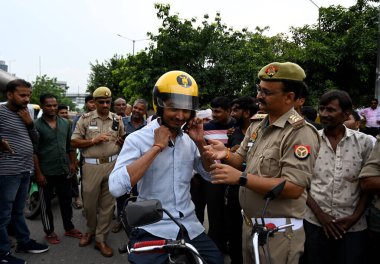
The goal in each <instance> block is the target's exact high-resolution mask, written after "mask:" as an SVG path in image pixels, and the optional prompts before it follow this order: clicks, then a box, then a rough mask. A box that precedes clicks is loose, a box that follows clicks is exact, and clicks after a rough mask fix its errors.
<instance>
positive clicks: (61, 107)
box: [58, 104, 69, 111]
mask: <svg viewBox="0 0 380 264" xmlns="http://www.w3.org/2000/svg"><path fill="white" fill-rule="evenodd" d="M62 109H66V110H67V111H69V107H68V106H67V105H64V104H60V105H58V111H59V110H62Z"/></svg>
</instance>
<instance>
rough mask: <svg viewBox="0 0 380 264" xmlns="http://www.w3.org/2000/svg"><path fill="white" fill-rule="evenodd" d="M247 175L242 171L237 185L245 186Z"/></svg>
mask: <svg viewBox="0 0 380 264" xmlns="http://www.w3.org/2000/svg"><path fill="white" fill-rule="evenodd" d="M247 181H248V179H247V173H246V172H245V171H243V173H242V174H241V176H240V179H239V185H240V186H245V185H246V184H247Z"/></svg>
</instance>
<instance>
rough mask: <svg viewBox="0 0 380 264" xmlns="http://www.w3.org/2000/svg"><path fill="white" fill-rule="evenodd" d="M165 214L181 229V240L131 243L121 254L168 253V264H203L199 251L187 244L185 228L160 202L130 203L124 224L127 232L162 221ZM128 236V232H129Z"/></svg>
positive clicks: (123, 216) (122, 248)
mask: <svg viewBox="0 0 380 264" xmlns="http://www.w3.org/2000/svg"><path fill="white" fill-rule="evenodd" d="M163 213H165V214H166V215H167V216H169V218H170V219H171V220H172V221H173V222H174V223H175V224H176V225H177V226H178V227H179V228H180V239H178V240H171V239H161V240H152V241H143V242H136V243H134V244H131V243H129V244H128V245H125V246H123V247H121V248H119V252H120V253H121V254H123V253H128V254H131V253H136V254H141V253H157V252H160V253H168V255H169V261H168V263H176V264H182V263H183V264H187V263H189V264H190V263H194V264H203V263H206V261H205V260H204V259H203V258H202V256H201V255H200V254H199V252H198V251H197V249H196V248H195V247H194V246H193V245H191V244H189V243H187V242H185V239H184V237H185V236H184V227H183V226H182V225H181V224H180V223H179V222H178V221H177V220H176V219H175V218H174V217H173V216H172V215H171V214H170V213H169V212H168V211H167V210H166V209H164V208H162V204H161V202H160V201H159V200H156V199H154V200H147V201H138V202H132V203H128V204H127V206H126V207H125V209H124V212H123V214H122V215H121V219H122V224H123V226H124V228H125V231H126V232H127V230H128V228H129V227H131V228H137V227H140V226H144V225H148V224H153V223H156V222H158V221H160V220H161V219H162V217H163ZM127 234H128V232H127Z"/></svg>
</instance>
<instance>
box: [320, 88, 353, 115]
mask: <svg viewBox="0 0 380 264" xmlns="http://www.w3.org/2000/svg"><path fill="white" fill-rule="evenodd" d="M333 100H338V102H339V106H340V108H341V109H342V111H343V112H346V111H349V112H352V101H351V97H350V95H349V94H348V93H347V92H346V91H342V90H331V91H328V92H326V93H324V94H323V95H322V96H321V98H320V99H319V105H327V104H328V103H330V102H331V101H333Z"/></svg>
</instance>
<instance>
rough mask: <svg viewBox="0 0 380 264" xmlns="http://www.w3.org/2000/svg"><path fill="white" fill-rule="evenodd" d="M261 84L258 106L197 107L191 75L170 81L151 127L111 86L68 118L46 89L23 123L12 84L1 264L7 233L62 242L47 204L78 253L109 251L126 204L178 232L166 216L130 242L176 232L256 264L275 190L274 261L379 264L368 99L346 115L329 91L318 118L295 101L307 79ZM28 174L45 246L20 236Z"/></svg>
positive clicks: (377, 161)
mask: <svg viewBox="0 0 380 264" xmlns="http://www.w3.org/2000/svg"><path fill="white" fill-rule="evenodd" d="M258 78H259V81H260V82H259V83H258V84H257V87H256V88H257V91H256V92H257V96H256V98H254V97H251V96H243V97H240V98H236V99H234V100H231V99H230V98H227V97H224V96H218V97H215V98H214V99H213V100H212V101H211V102H210V105H209V106H210V108H211V109H207V110H202V111H199V110H198V109H199V91H198V86H197V83H196V80H194V78H193V77H192V76H190V75H189V74H188V73H186V72H182V71H170V72H167V73H165V74H163V75H162V76H161V77H160V78H159V79H158V80H157V82H156V84H155V86H154V88H153V93H152V97H153V108H154V111H155V114H154V115H153V116H151V117H149V118H148V116H147V110H148V104H147V102H146V101H145V100H144V99H137V100H135V101H134V102H133V104H132V105H129V104H127V101H126V100H125V99H124V98H116V99H115V100H114V101H112V91H111V90H110V89H109V88H107V87H99V88H97V89H96V90H95V91H94V92H93V93H92V95H89V96H88V97H86V100H85V109H86V113H84V114H82V115H79V116H76V117H75V118H74V119H73V120H70V118H69V116H68V108H67V106H64V105H60V104H59V102H58V101H57V98H56V96H54V95H52V94H43V95H41V97H40V105H41V109H42V111H43V114H42V116H41V117H40V118H38V119H37V120H33V119H32V118H31V116H30V115H29V112H28V110H27V108H26V107H27V104H28V103H29V101H30V97H31V93H32V87H31V85H30V83H28V82H26V81H24V80H21V79H17V80H14V81H11V82H9V83H8V85H7V87H6V91H5V94H6V99H7V103H6V104H2V105H0V262H1V263H16V264H21V263H25V261H24V260H22V259H20V258H18V257H17V256H15V255H13V254H12V253H11V245H10V242H9V241H10V240H9V235H8V230H9V229H10V228H12V229H13V230H14V232H13V233H14V236H15V238H16V240H17V246H16V250H15V251H16V252H28V253H43V252H46V251H48V250H49V246H52V245H55V244H59V243H60V242H61V240H60V238H59V236H58V235H57V234H56V233H55V232H54V222H53V219H54V217H53V213H52V208H51V199H52V197H53V195H56V196H57V197H58V201H59V208H60V212H61V218H62V223H63V227H64V230H65V232H64V235H65V236H69V237H72V238H73V239H78V244H79V246H80V247H85V246H88V245H90V244H92V243H94V247H95V249H97V250H99V251H100V253H101V254H102V255H103V256H105V257H112V255H113V249H112V248H111V247H109V245H108V243H107V239H108V234H109V232H111V231H112V232H115V233H116V232H119V231H120V230H121V229H122V219H121V212H122V209H123V206H124V205H125V203H126V200H127V199H128V198H129V197H130V196H135V197H137V201H145V200H150V199H158V200H160V201H161V203H162V205H163V207H164V208H165V209H166V210H167V211H168V212H170V214H171V215H173V216H174V218H175V219H176V220H177V221H178V222H179V223H180V224H181V225H182V227H183V230H184V232H183V234H181V233H180V228H179V227H178V226H177V225H176V224H175V223H174V222H173V221H172V220H170V219H169V218H168V217H166V216H164V217H163V219H162V220H161V221H159V222H157V223H153V224H149V225H146V226H143V227H140V228H130V229H129V230H127V233H128V236H129V240H130V241H131V242H132V243H133V242H140V241H148V240H156V239H173V240H175V239H178V238H180V237H181V238H184V239H185V241H186V242H188V243H190V244H192V245H193V246H194V247H195V248H196V249H197V251H198V252H199V254H200V255H201V256H202V258H203V259H204V260H205V261H206V263H224V257H223V255H229V258H230V260H231V263H232V264H239V263H254V262H255V260H254V259H255V252H254V250H253V244H252V232H253V230H254V229H255V228H256V226H257V225H258V224H260V223H258V222H257V219H261V217H262V215H261V214H262V211H263V208H264V206H265V200H264V199H263V197H264V195H265V194H266V193H268V192H269V191H271V190H272V189H273V188H274V187H275V186H277V185H279V184H280V183H282V182H285V185H284V189H283V190H282V192H281V194H280V197H279V198H278V199H275V200H273V201H271V203H270V205H269V207H268V208H267V211H266V214H265V216H264V219H263V220H264V221H265V222H266V223H270V224H272V225H275V226H280V225H285V224H291V226H289V227H287V228H285V229H284V230H280V231H279V232H277V233H275V234H274V235H273V236H272V237H270V238H269V240H268V248H269V250H270V255H269V256H267V258H268V257H269V258H270V260H271V263H274V264H277V263H303V264H308V263H377V262H378V256H377V252H378V250H379V249H380V199H378V195H379V194H380V136H379V133H380V108H379V107H378V100H377V99H372V100H371V105H370V107H368V108H365V109H362V110H359V111H355V110H353V105H352V102H351V98H350V96H349V95H348V94H347V93H346V92H344V91H342V90H331V91H328V92H326V93H324V94H323V95H322V96H321V97H320V99H319V105H318V110H316V109H315V108H314V107H312V106H308V105H305V102H307V97H308V92H307V91H308V87H307V85H306V83H305V82H304V80H305V78H306V75H305V72H304V70H303V69H302V68H301V67H300V66H299V65H297V64H295V63H291V62H286V63H278V62H274V63H270V64H268V65H266V66H264V67H263V68H262V69H261V70H260V71H259V73H258ZM112 106H113V112H112V111H111V108H112ZM317 120H318V122H317ZM77 175H79V176H80V184H79V182H78V178H77ZM31 177H35V181H36V182H37V183H38V185H39V192H40V194H41V196H40V197H41V199H42V200H41V220H42V229H41V232H44V233H45V238H46V243H38V242H36V241H35V240H33V239H31V238H30V233H29V229H28V226H27V224H26V222H25V218H24V215H23V210H24V206H25V201H26V198H27V193H28V188H29V182H30V179H31ZM206 207H207V210H206V213H207V219H208V223H209V225H208V231H207V232H206V230H205V228H204V222H205V218H206V216H205V208H206ZM73 208H75V209H82V210H83V216H84V221H85V226H86V229H85V230H82V231H80V230H78V229H77V228H75V226H74V224H73V222H72V217H73ZM115 214H116V223H115V224H114V226H111V224H112V219H113V217H114V216H115ZM182 236H184V237H182ZM264 254H265V252H264V250H260V251H259V255H260V257H261V258H262V259H263V260H264ZM128 260H129V262H130V263H139V264H140V263H166V262H167V260H168V254H167V253H164V252H157V253H154V254H134V253H132V254H130V255H129V256H128Z"/></svg>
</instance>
